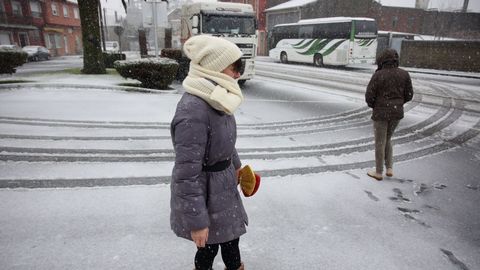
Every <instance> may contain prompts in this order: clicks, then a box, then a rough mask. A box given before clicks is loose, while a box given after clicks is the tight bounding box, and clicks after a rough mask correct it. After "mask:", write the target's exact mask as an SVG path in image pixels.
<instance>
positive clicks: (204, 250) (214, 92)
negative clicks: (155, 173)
mask: <svg viewBox="0 0 480 270" xmlns="http://www.w3.org/2000/svg"><path fill="white" fill-rule="evenodd" d="M183 50H184V52H185V54H186V56H187V57H188V58H189V59H190V60H191V62H190V70H189V73H188V76H187V77H186V78H185V80H184V81H183V87H184V89H185V93H184V94H183V96H182V97H181V99H180V101H179V102H178V104H177V108H176V112H175V116H174V117H173V120H172V122H171V130H170V132H171V136H172V142H173V146H174V150H175V165H174V168H173V171H172V183H171V186H170V187H171V200H170V208H171V212H170V225H171V228H172V230H173V232H174V233H175V234H176V235H177V236H179V237H182V238H185V239H188V240H191V241H193V242H194V243H195V245H196V246H197V251H196V254H195V260H194V263H195V269H198V270H206V269H212V264H213V261H214V259H215V256H216V255H217V252H218V250H219V247H220V248H221V256H222V260H223V262H224V263H225V266H226V268H225V269H227V270H234V269H235V270H237V269H239V270H241V269H244V266H243V263H242V261H241V257H240V250H239V241H240V236H241V235H243V234H245V233H246V225H247V224H248V218H247V214H246V211H245V209H244V207H243V203H242V200H241V197H240V194H239V191H238V188H237V184H238V170H239V169H240V168H241V162H240V159H239V157H238V154H237V150H236V148H235V142H236V139H237V129H236V122H235V117H234V116H233V113H234V112H235V110H236V109H237V108H238V106H239V105H240V103H241V102H242V101H243V95H242V92H241V90H240V87H239V85H238V83H237V79H238V78H239V77H240V70H241V68H242V62H241V59H240V57H241V55H242V52H241V51H240V49H239V48H238V47H237V46H236V45H235V44H234V43H232V42H230V41H227V40H224V39H221V38H218V37H212V36H203V35H199V36H195V37H192V38H190V39H189V40H187V41H186V42H185V44H184V47H183Z"/></svg>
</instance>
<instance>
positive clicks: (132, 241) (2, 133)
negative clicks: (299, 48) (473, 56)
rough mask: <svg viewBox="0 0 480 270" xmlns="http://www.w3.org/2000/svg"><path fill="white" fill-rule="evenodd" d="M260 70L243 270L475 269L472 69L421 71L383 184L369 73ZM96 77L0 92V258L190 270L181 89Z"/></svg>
mask: <svg viewBox="0 0 480 270" xmlns="http://www.w3.org/2000/svg"><path fill="white" fill-rule="evenodd" d="M258 69H259V72H258V73H259V74H260V75H259V76H257V78H256V79H254V80H252V81H249V82H247V84H246V87H245V89H244V93H245V95H246V101H245V103H244V104H242V106H241V108H240V109H239V111H238V112H237V114H236V118H237V123H238V126H239V127H238V134H239V137H238V141H237V148H238V151H239V155H240V157H241V158H242V161H243V163H244V164H250V165H252V166H253V168H254V169H256V170H257V171H258V172H259V173H260V174H262V175H263V182H262V186H261V189H260V191H259V193H258V194H257V195H255V196H254V197H252V198H248V199H245V204H246V208H247V212H248V213H249V216H250V220H251V223H250V226H249V229H248V233H247V234H246V235H245V237H242V240H241V248H242V251H243V253H242V255H243V260H244V261H245V264H246V266H247V268H248V269H260V270H262V269H280V270H282V269H285V270H287V269H289V270H290V269H471V270H473V269H478V268H480V255H479V254H480V242H479V241H480V240H479V239H480V212H479V211H478V205H479V204H480V180H479V179H480V178H479V177H478V175H479V173H480V168H479V167H478V164H479V160H480V154H479V152H480V151H479V149H480V138H479V137H480V136H478V135H479V132H480V127H479V125H480V106H479V101H480V89H479V88H478V87H476V86H475V85H474V84H472V82H473V81H474V79H462V78H448V79H446V78H443V79H444V80H441V81H437V80H435V81H430V80H426V79H424V78H418V79H414V85H415V87H416V89H415V90H416V95H415V98H414V101H412V102H411V103H409V104H408V105H407V106H406V115H405V119H404V120H402V122H401V124H400V126H399V128H398V129H397V132H396V134H395V137H394V144H395V146H394V152H395V160H396V165H395V176H394V177H392V178H386V179H385V180H384V181H382V182H376V181H374V180H372V179H370V178H368V177H367V176H366V174H365V173H366V169H367V168H370V167H372V166H373V164H374V162H373V159H374V153H373V149H374V146H373V136H372V131H371V129H372V127H371V121H370V120H369V115H370V111H369V110H368V109H367V108H366V107H365V104H364V101H363V91H364V85H365V84H366V82H368V79H369V76H370V75H366V74H367V73H361V72H360V73H359V72H352V71H349V70H326V69H314V68H312V67H308V66H295V72H293V71H291V72H289V74H290V75H291V76H294V77H296V78H297V79H296V80H295V81H292V80H283V79H280V78H279V76H278V75H275V74H282V73H283V74H285V72H286V69H285V65H279V64H276V63H265V64H264V65H263V66H262V65H259V67H258ZM267 71H268V72H267ZM262 72H263V73H262ZM29 78H30V79H32V80H51V78H49V77H48V76H46V75H41V76H40V75H39V76H37V77H35V76H29ZM89 78H90V79H88V80H86V81H88V84H89V85H90V86H89V89H85V88H75V87H74V86H71V85H75V84H80V83H81V82H82V80H83V81H85V78H83V79H82V78H80V77H77V76H75V75H69V76H64V77H62V78H61V79H60V80H61V82H62V83H68V84H69V85H70V87H67V88H62V87H58V86H56V87H50V86H46V85H39V84H36V85H28V84H24V85H23V86H22V85H20V86H16V87H8V86H5V85H3V86H1V88H0V187H2V188H3V189H0V240H1V241H0V242H1V244H0V254H1V255H0V263H1V265H2V266H5V269H32V268H34V269H166V270H170V269H173V270H175V269H189V268H191V265H192V258H193V257H192V256H193V254H194V252H195V250H194V247H193V245H192V244H191V243H188V242H186V241H182V240H180V239H176V238H175V237H174V236H173V234H172V233H171V232H170V230H169V224H168V212H169V186H168V183H169V175H170V171H171V168H172V161H173V150H172V146H171V141H170V136H169V121H170V119H171V117H172V116H173V112H174V109H175V105H176V102H177V101H178V100H179V98H180V95H181V92H179V93H177V92H175V91H173V92H171V93H135V92H125V91H121V90H118V89H116V87H115V86H112V85H114V84H116V83H118V82H117V81H116V79H115V78H110V79H107V80H105V79H96V77H89ZM92 78H94V79H92ZM104 78H105V77H104ZM452 80H453V81H452ZM457 81H458V83H457ZM95 85H96V86H95ZM109 85H110V86H109ZM174 88H176V89H180V87H179V85H174ZM19 187H27V188H28V189H25V188H19ZM40 187H42V188H41V189H38V188H40ZM11 188H14V189H11ZM171 258H176V260H174V261H172V260H171ZM215 268H216V269H223V267H221V262H220V259H219V258H217V263H216V265H215Z"/></svg>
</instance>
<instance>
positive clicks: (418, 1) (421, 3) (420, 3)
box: [415, 0, 468, 9]
mask: <svg viewBox="0 0 480 270" xmlns="http://www.w3.org/2000/svg"><path fill="white" fill-rule="evenodd" d="M467 1H468V0H467ZM429 2H430V0H415V8H419V9H428V4H429Z"/></svg>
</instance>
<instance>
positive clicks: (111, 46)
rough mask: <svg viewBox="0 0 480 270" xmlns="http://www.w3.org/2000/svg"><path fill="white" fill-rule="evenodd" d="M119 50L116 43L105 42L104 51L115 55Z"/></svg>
mask: <svg viewBox="0 0 480 270" xmlns="http://www.w3.org/2000/svg"><path fill="white" fill-rule="evenodd" d="M119 50H120V46H119V45H118V41H105V51H106V52H114V53H117V52H119Z"/></svg>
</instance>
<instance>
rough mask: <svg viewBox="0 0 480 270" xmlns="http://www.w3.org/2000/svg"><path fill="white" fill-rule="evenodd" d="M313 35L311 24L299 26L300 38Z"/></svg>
mask: <svg viewBox="0 0 480 270" xmlns="http://www.w3.org/2000/svg"><path fill="white" fill-rule="evenodd" d="M312 35H313V25H302V26H300V33H299V36H300V38H312Z"/></svg>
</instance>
